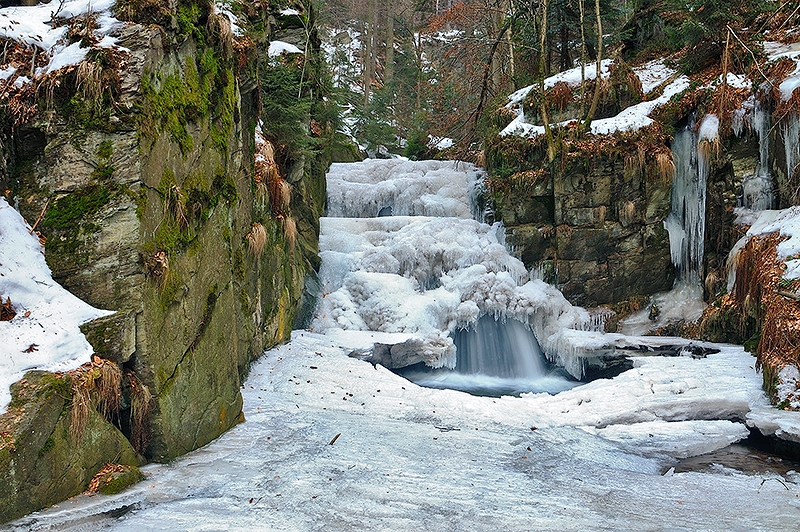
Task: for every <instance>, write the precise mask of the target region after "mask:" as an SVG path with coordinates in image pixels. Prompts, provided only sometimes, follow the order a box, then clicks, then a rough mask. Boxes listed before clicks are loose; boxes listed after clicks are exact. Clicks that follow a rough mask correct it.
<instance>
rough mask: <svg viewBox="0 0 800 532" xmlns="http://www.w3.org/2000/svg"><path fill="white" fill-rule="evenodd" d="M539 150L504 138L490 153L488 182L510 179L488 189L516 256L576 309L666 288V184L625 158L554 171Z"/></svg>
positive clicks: (572, 163)
mask: <svg viewBox="0 0 800 532" xmlns="http://www.w3.org/2000/svg"><path fill="white" fill-rule="evenodd" d="M537 142H539V141H536V140H528V139H519V138H514V139H511V138H508V139H501V140H499V142H497V143H496V144H494V145H493V147H491V148H490V149H489V150H488V152H487V165H488V170H489V172H490V174H492V173H494V174H497V173H498V172H502V171H505V172H506V173H507V177H506V178H505V179H503V178H498V177H494V178H492V179H491V180H490V181H491V183H493V184H494V186H493V188H494V189H495V194H494V202H495V209H496V211H495V214H496V216H497V217H498V218H499V219H500V220H502V221H503V223H504V224H505V226H506V230H507V235H506V236H507V241H508V243H509V245H510V246H511V248H512V250H513V251H514V253H515V254H516V255H517V256H518V257H519V258H520V259H521V260H522V261H523V262H524V263H525V265H526V266H527V267H528V268H529V269H530V268H541V271H542V272H543V274H544V276H545V279H546V280H548V281H550V282H553V283H554V284H556V285H557V286H558V288H559V289H560V290H561V291H562V292H563V293H564V295H565V296H566V297H567V299H569V300H570V301H571V302H572V303H574V304H578V305H582V306H589V307H591V306H596V305H600V304H608V303H616V302H619V301H622V300H624V299H627V298H630V297H632V296H636V295H642V294H645V295H649V294H653V293H655V292H659V291H664V290H668V289H669V288H670V287H671V286H672V282H673V279H674V274H673V268H672V265H671V262H670V252H669V238H668V235H667V233H666V231H665V229H664V226H663V220H664V218H665V217H666V215H667V214H668V213H669V209H670V186H671V183H670V181H669V179H667V180H664V179H662V178H661V177H660V176H659V175H657V172H656V171H655V170H654V169H653V167H652V166H651V165H649V164H648V163H647V162H646V161H645V164H639V163H638V159H637V160H636V161H634V160H632V159H630V158H626V157H625V156H624V155H621V154H608V153H595V154H590V153H588V152H587V153H585V154H579V155H578V156H572V157H570V159H569V161H568V162H566V163H561V162H560V161H557V162H556V163H553V164H550V163H548V162H547V160H546V158H545V154H544V151H543V150H540V149H537V147H536V145H537ZM520 144H528V146H527V147H524V148H520ZM634 153H635V152H634ZM509 169H511V170H509Z"/></svg>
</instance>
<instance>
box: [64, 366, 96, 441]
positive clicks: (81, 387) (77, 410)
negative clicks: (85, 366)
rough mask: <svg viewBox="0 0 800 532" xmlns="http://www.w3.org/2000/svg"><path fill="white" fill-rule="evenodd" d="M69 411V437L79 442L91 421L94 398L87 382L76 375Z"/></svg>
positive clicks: (73, 381) (73, 380)
mask: <svg viewBox="0 0 800 532" xmlns="http://www.w3.org/2000/svg"><path fill="white" fill-rule="evenodd" d="M76 371H78V370H76ZM69 411H70V422H69V437H70V439H71V440H72V441H73V443H78V442H79V441H80V439H81V438H82V437H83V433H84V431H85V430H86V425H87V424H88V423H89V414H90V413H91V411H92V398H91V393H90V390H89V388H88V387H87V386H86V385H85V383H84V382H83V381H81V380H79V379H76V378H74V377H73V379H72V405H71V406H70V410H69Z"/></svg>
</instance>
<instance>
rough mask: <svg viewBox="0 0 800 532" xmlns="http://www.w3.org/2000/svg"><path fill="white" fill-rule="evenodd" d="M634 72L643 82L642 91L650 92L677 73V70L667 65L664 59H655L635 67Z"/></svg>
mask: <svg viewBox="0 0 800 532" xmlns="http://www.w3.org/2000/svg"><path fill="white" fill-rule="evenodd" d="M633 72H634V74H636V75H637V76H638V77H639V81H641V82H642V92H643V93H645V94H649V93H650V92H651V91H652V90H653V89H655V88H657V87H658V86H660V85H661V84H662V83H664V82H665V81H667V80H668V79H669V78H671V77H672V76H674V75H675V74H677V72H678V71H677V70H675V69H674V68H672V67H670V66H667V64H666V62H665V61H664V59H654V60H652V61H650V62H648V63H645V64H644V65H642V66H638V67H634V68H633Z"/></svg>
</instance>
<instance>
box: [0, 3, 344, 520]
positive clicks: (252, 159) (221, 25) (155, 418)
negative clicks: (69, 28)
mask: <svg viewBox="0 0 800 532" xmlns="http://www.w3.org/2000/svg"><path fill="white" fill-rule="evenodd" d="M297 7H298V9H297V10H294V11H289V12H286V13H284V14H280V13H278V12H271V11H269V10H268V9H266V8H261V7H258V6H251V5H244V4H243V5H238V6H237V5H236V4H234V7H232V9H234V10H235V11H236V14H235V15H234V14H232V13H229V14H219V13H215V12H214V7H213V3H209V2H206V1H203V0H181V1H178V2H170V3H169V5H161V3H158V2H149V1H146V0H142V1H137V0H131V1H126V2H117V5H116V7H115V12H114V14H115V16H117V17H118V18H120V19H122V20H124V21H125V22H124V24H121V25H119V26H118V27H117V28H116V29H115V30H113V32H112V35H113V37H115V38H116V39H117V47H116V48H99V47H94V46H90V51H89V52H88V53H87V55H86V58H85V59H84V60H83V61H81V62H80V63H79V64H77V65H75V66H72V67H68V68H65V69H63V70H61V71H59V72H57V73H55V74H48V75H47V76H46V77H44V78H42V79H39V80H36V83H37V87H38V89H39V90H30V89H26V88H25V86H23V89H21V90H19V91H16V92H15V91H12V92H10V93H9V92H6V93H5V95H4V97H5V103H6V105H5V106H4V120H3V123H2V126H3V127H2V148H3V150H2V151H3V155H4V158H3V163H4V164H3V168H2V170H3V173H2V174H1V177H0V185H2V189H3V190H6V191H7V192H6V194H7V197H9V200H10V201H12V200H11V198H16V202H17V204H18V206H19V210H20V211H21V212H22V213H23V215H24V216H25V217H26V218H27V219H28V221H29V222H31V223H33V221H34V220H37V218H38V219H39V222H38V225H37V229H38V230H40V231H41V234H42V236H43V237H44V238H46V239H47V241H46V245H45V251H46V258H47V262H48V264H49V265H50V268H51V270H52V272H53V277H54V279H56V280H57V281H59V282H60V283H61V284H62V285H63V286H65V287H66V288H68V289H69V290H70V291H72V292H73V293H75V294H76V295H78V296H79V297H81V298H82V299H84V300H85V301H87V302H89V303H90V304H92V305H94V306H96V307H99V308H105V309H110V310H115V311H118V312H117V314H115V315H113V316H111V317H109V318H104V319H102V320H99V321H98V322H93V323H91V324H87V325H86V326H85V327H84V329H85V332H86V334H87V338H88V339H89V340H90V342H91V343H92V345H93V346H94V347H95V351H96V353H97V354H98V355H99V356H101V357H103V359H107V360H108V361H111V362H112V363H113V364H114V365H115V366H116V367H117V368H118V369H119V370H120V372H121V379H120V381H119V385H118V390H117V394H118V395H119V397H120V398H121V400H120V402H119V408H118V409H117V410H115V411H114V412H110V413H109V412H106V414H107V415H106V418H105V419H104V417H103V416H102V415H100V414H98V413H97V412H96V411H95V409H94V408H92V409H90V414H89V415H90V420H91V423H90V425H89V427H88V428H86V431H87V432H86V434H92V435H95V434H103V435H102V436H97V437H95V436H92V438H93V439H92V441H93V442H94V441H95V440H97V441H104V442H108V445H105V444H104V445H105V446H103V445H99V444H98V445H97V446H95V445H94V444H93V443H90V444H87V447H86V449H87V451H86V452H87V454H88V455H92V453H93V452H95V451H96V453H95V454H94V455H92V456H91V457H90V458H87V460H84V461H83V462H80V463H81V464H83V465H82V466H80V467H82V469H81V470H80V474H72V473H71V474H70V476H69V478H70V481H69V482H68V483H62V484H64V486H63V487H62V488H61V489H59V490H55V489H53V490H50V491H48V490H47V489H44V488H42V487H41V486H44V485H47V484H49V483H52V482H53V479H54V478H56V477H57V476H58V475H60V474H61V473H59V470H66V469H69V471H74V470H76V468H77V467H78V466H77V465H76V464H77V463H78V462H75V460H74V456H70V453H59V454H54V451H52V450H53V449H57V448H61V446H62V444H61V443H60V442H62V441H63V442H65V443H64V444H63V445H75V444H76V441H75V440H69V436H65V438H66V439H64V438H61V437H60V436H58V437H57V435H59V434H61V432H59V431H62V432H63V431H64V430H65V427H64V425H65V424H66V425H67V428H68V426H69V424H70V417H69V412H70V411H71V409H74V408H75V407H74V404H75V403H76V399H75V394H74V390H72V389H71V388H70V386H66V387H65V388H64V389H65V390H66V393H60V394H59V393H51V392H49V391H48V388H47V386H44V385H43V387H41V389H38V391H29V392H27V394H28V395H27V396H25V397H27V399H26V398H25V397H21V396H20V397H18V398H17V399H16V400H17V402H18V403H20V404H23V403H24V404H28V403H30V402H31V401H33V399H31V397H45V396H46V397H48V398H50V399H47V401H45V400H44V399H42V400H39V402H38V403H36V404H37V405H40V404H45V405H49V406H52V408H48V409H47V412H48V414H47V415H46V416H45V417H47V419H48V420H49V421H48V423H44V424H42V425H41V430H42V431H43V434H41V437H38V438H37V439H36V441H35V442H34V443H35V445H33V444H31V445H29V444H28V443H30V442H28V443H24V444H23V442H22V441H21V440H20V439H19V438H21V437H22V435H23V433H24V431H23V430H22V429H20V428H19V427H20V426H21V425H18V424H15V423H12V422H10V421H9V422H8V423H9V424H8V425H7V426H6V428H9V429H10V430H8V431H6V432H4V435H5V434H8V438H6V439H8V440H9V441H8V442H6V443H8V445H5V446H4V448H3V452H2V454H0V466H1V467H0V469H1V470H2V475H3V478H4V479H5V480H6V482H4V485H6V486H11V485H13V486H16V488H14V490H15V493H17V496H15V497H11V495H10V493H9V494H5V493H4V497H3V500H4V502H3V504H2V512H0V520H8V519H10V518H13V517H15V516H18V515H21V514H23V513H26V512H29V511H31V510H35V509H37V508H40V507H43V506H45V505H47V504H52V503H53V502H56V501H57V500H59V499H60V498H64V497H67V496H70V495H73V494H75V493H77V492H80V491H82V490H83V489H85V487H86V485H87V484H88V482H89V479H91V477H92V475H94V474H95V472H96V471H97V470H98V469H99V468H100V467H101V466H102V465H103V464H105V462H120V463H136V455H137V453H138V454H139V456H140V459H141V458H142V457H143V459H147V460H156V461H165V460H170V459H172V458H174V457H176V456H178V455H180V454H183V453H185V452H187V451H190V450H192V449H195V448H197V447H199V446H202V445H204V444H206V443H208V442H209V441H211V440H212V439H214V438H216V437H217V436H219V435H220V434H221V433H222V432H224V431H226V430H228V429H229V428H230V427H231V426H233V425H234V424H236V423H237V422H239V421H240V420H241V419H242V418H241V407H242V398H241V394H240V391H239V388H240V385H241V383H242V382H243V379H244V377H245V376H246V374H247V371H248V367H249V363H250V362H251V361H252V360H253V359H254V358H255V357H257V356H258V355H260V353H262V352H263V350H264V348H265V347H268V346H271V345H274V344H276V343H278V342H281V341H284V340H286V339H288V337H289V334H290V331H291V329H292V325H293V322H294V320H295V316H296V314H297V309H298V307H299V306H300V303H301V299H302V296H303V289H304V280H305V279H306V277H309V276H310V277H313V275H314V268H315V267H316V265H317V261H318V258H317V239H318V232H319V222H318V219H319V217H320V216H321V214H322V212H323V209H324V202H325V181H324V175H325V170H326V167H327V163H326V159H327V155H326V153H328V151H327V149H328V146H327V145H326V134H327V132H329V131H330V130H331V129H335V128H331V126H330V124H329V123H328V121H327V120H328V118H326V117H325V110H324V101H323V96H324V95H325V87H324V77H325V76H324V72H323V71H322V67H321V63H320V61H319V60H318V59H317V53H318V47H319V42H318V40H317V38H316V34H315V32H314V30H313V26H314V20H313V17H314V14H313V13H312V12H311V10H310V8H308V7H304V6H301V5H298V6H297ZM89 16H90V15H87V17H86V18H85V20H84V19H82V20H84V22H83V23H84V24H88V23H89V22H87V21H88V17H89ZM232 19H233V20H232ZM71 23H72V24H78V23H79V22H75V21H72V22H71ZM237 25H239V27H237ZM278 40H280V41H286V42H290V43H291V44H293V45H294V46H296V47H297V50H298V51H297V52H295V53H284V54H280V55H279V54H272V53H269V52H268V50H269V43H270V42H272V41H278ZM12 46H13V43H12ZM28 60H29V61H31V60H32V61H33V62H34V63H35V61H36V55H35V54H34V56H33V58H32V59H31V58H28ZM26 91H27V92H26ZM281 92H283V93H290V94H291V95H292V97H293V98H292V101H291V102H284V101H283V100H281ZM282 105H283V107H282ZM19 109H25V112H24V113H22V114H20V113H19V112H15V110H19ZM287 137H289V138H287ZM256 139H259V143H260V145H257V141H256ZM265 156H266V157H265ZM259 162H260V164H261V165H262V168H261V171H259V167H258V165H259ZM265 168H266V170H265ZM60 378H61V377H59V379H60ZM64 378H68V377H64ZM44 380H45V381H47V382H48V383H49V382H50V381H49V380H48V379H44ZM73 380H75V379H74V378H73ZM27 381H28V383H27V388H25V389H28V388H31V387H33V388H35V386H34V384H33V383H39V382H43V380H42V378H41V377H36V378H33V376H32V377H31V378H29V379H27ZM48 386H51V387H52V386H53V385H52V384H48ZM28 396H30V397H28ZM26 401H27V403H26ZM48 401H49V402H48ZM50 403H53V404H52V405H50ZM56 403H57V404H56ZM91 404H95V403H91ZM23 410H24V411H27V410H30V411H31V413H32V414H33V413H35V412H42V411H43V410H42V408H40V407H39V406H37V407H36V408H35V409H34V408H29V409H27V410H26V409H23ZM15 412H16V414H15V415H17V416H18V415H19V414H20V411H15ZM11 414H12V412H11V409H10V410H9V417H10V416H11ZM42 415H44V414H42ZM51 418H52V419H51ZM6 421H8V420H6ZM30 422H31V423H35V424H37V425H38V421H30ZM25 423H28V422H27V421H26V422H25ZM25 423H23V424H25ZM4 430H5V429H4ZM48 433H51V434H52V435H53V436H52V437H50V436H48ZM68 433H69V430H66V432H65V434H68ZM123 435H124V437H123ZM88 437H89V436H85V437H84V440H85V439H86V438H88ZM4 438H5V436H4ZM54 438H55V439H54ZM59 438H61V439H59ZM126 439H127V441H126ZM114 441H116V443H111V442H114ZM128 441H130V443H128ZM48 442H51V444H48ZM23 448H24V449H25V450H24V451H23ZM108 449H111V450H108ZM29 451H30V452H33V454H32V455H31V454H30V452H29ZM24 453H27V454H26V456H28V455H30V457H31V458H30V459H26V461H24V463H23V462H21V461H20V460H21V457H22V454H24ZM37 453H38V454H37ZM45 459H46V460H45ZM45 461H49V462H50V466H48V467H49V469H48V468H47V467H45V466H44V465H43V464H44V463H45ZM84 462H85V463H84ZM43 468H44V469H43ZM32 471H36V472H37V473H36V474H35V475H34V474H32V473H31V472H32ZM6 495H9V497H10V498H6Z"/></svg>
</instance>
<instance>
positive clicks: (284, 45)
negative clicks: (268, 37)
mask: <svg viewBox="0 0 800 532" xmlns="http://www.w3.org/2000/svg"><path fill="white" fill-rule="evenodd" d="M283 53H286V54H302V53H303V51H302V50H301V49H300V48H298V47H297V46H295V45H293V44H289V43H288V42H283V41H270V43H269V50H268V51H267V54H268V55H269V56H270V57H278V56H280V55H281V54H283Z"/></svg>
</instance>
